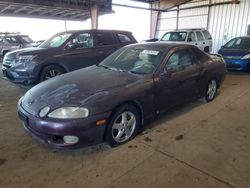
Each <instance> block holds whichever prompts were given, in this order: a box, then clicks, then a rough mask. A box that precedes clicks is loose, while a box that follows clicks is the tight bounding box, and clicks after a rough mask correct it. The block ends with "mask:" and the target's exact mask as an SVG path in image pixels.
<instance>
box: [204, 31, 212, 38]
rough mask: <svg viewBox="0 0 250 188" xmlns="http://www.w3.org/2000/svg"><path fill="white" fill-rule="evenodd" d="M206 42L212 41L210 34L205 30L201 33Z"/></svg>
mask: <svg viewBox="0 0 250 188" xmlns="http://www.w3.org/2000/svg"><path fill="white" fill-rule="evenodd" d="M202 32H203V35H204V36H205V39H206V40H209V39H212V37H211V35H210V33H209V32H208V31H207V30H204V31H202Z"/></svg>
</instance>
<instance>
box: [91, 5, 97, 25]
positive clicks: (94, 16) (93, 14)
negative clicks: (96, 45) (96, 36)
mask: <svg viewBox="0 0 250 188" xmlns="http://www.w3.org/2000/svg"><path fill="white" fill-rule="evenodd" d="M90 16H91V28H92V29H98V6H97V5H92V6H91V7H90Z"/></svg>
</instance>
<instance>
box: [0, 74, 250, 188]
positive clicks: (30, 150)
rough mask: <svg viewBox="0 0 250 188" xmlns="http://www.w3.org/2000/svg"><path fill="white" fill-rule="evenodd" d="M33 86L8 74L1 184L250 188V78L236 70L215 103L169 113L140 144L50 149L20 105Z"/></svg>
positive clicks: (2, 87) (21, 187)
mask: <svg viewBox="0 0 250 188" xmlns="http://www.w3.org/2000/svg"><path fill="white" fill-rule="evenodd" d="M26 90H27V89H25V88H22V87H20V86H18V85H15V84H11V83H10V82H8V81H6V80H3V79H2V76H1V75H0V126H1V128H0V187H1V188H16V187H18V188H28V187H35V188H40V187H53V188H54V187H60V188H64V187H77V188H78V187H86V188H90V187H126V188H127V187H143V188H144V187H150V188H151V187H169V188H175V187H180V188H186V187H187V188H196V187H197V188H203V187H207V188H211V187H242V188H247V187H250V75H249V74H244V73H230V74H229V75H228V76H227V78H226V80H225V82H224V85H223V86H222V88H221V90H220V93H219V95H218V97H217V98H216V99H215V101H213V102H212V103H208V104H207V103H204V102H202V100H198V101H195V102H193V103H191V104H188V105H186V106H184V107H182V108H179V109H177V110H175V111H174V112H171V113H169V114H167V115H164V116H162V117H161V118H159V119H157V120H156V121H154V122H153V123H151V124H150V125H148V128H147V129H146V130H145V131H144V132H143V133H142V134H140V135H138V136H137V137H136V138H135V139H134V140H133V141H131V142H129V143H127V144H126V145H123V146H120V147H117V148H108V147H107V146H105V145H99V146H95V147H90V148H86V149H81V150H77V151H56V150H50V149H45V148H43V147H42V146H40V145H38V144H37V143H36V142H34V141H33V140H32V139H31V138H30V137H29V136H28V135H26V134H25V132H24V130H23V128H22V127H21V124H20V121H19V120H18V118H17V114H16V103H17V100H18V98H19V97H21V96H22V95H23V94H24V93H25V91H26Z"/></svg>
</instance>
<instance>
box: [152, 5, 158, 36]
mask: <svg viewBox="0 0 250 188" xmlns="http://www.w3.org/2000/svg"><path fill="white" fill-rule="evenodd" d="M151 8H152V4H151ZM158 18H159V12H158V11H153V10H151V16H150V38H155V34H156V30H157V24H158Z"/></svg>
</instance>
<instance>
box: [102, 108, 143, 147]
mask: <svg viewBox="0 0 250 188" xmlns="http://www.w3.org/2000/svg"><path fill="white" fill-rule="evenodd" d="M140 123H141V121H140V115H139V112H138V110H137V109H136V108H135V107H134V106H132V105H123V106H121V107H119V108H118V109H117V110H116V111H115V112H114V114H113V115H112V117H111V119H110V122H109V124H108V127H107V131H106V135H105V137H106V141H107V142H108V144H109V145H110V146H112V147H114V146H117V145H122V144H124V143H126V142H128V141H130V140H131V139H133V138H134V137H135V136H136V135H137V133H138V129H139V127H140Z"/></svg>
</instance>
